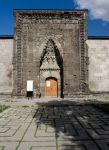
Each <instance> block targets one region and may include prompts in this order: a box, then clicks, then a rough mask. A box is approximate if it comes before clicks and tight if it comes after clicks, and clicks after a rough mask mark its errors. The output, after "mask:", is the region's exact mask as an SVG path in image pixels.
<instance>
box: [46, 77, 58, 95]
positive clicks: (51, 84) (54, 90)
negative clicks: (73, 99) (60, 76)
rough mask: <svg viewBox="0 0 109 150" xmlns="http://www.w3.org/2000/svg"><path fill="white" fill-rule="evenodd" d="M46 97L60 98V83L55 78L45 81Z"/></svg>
mask: <svg viewBox="0 0 109 150" xmlns="http://www.w3.org/2000/svg"><path fill="white" fill-rule="evenodd" d="M45 96H56V97H57V96H58V83H57V79H55V78H47V79H46V81H45Z"/></svg>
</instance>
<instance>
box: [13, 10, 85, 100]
mask: <svg viewBox="0 0 109 150" xmlns="http://www.w3.org/2000/svg"><path fill="white" fill-rule="evenodd" d="M14 16H15V35H14V39H15V40H14V44H15V53H14V56H13V64H14V66H13V67H14V73H13V75H14V95H18V96H22V95H23V96H24V95H25V93H26V82H27V80H30V79H31V80H33V81H34V91H35V90H36V91H37V89H38V88H40V87H39V83H40V81H39V78H40V60H41V56H42V54H43V52H44V49H45V47H46V43H47V41H48V40H49V39H52V40H53V41H54V43H55V45H56V47H57V49H58V50H59V53H60V56H61V57H62V60H63V64H62V65H63V70H62V74H61V78H62V79H61V87H62V88H61V89H64V90H63V94H64V96H66V97H67V96H72V95H73V94H74V93H76V94H77V93H81V92H87V51H86V43H85V41H86V40H87V26H86V25H87V23H86V22H87V11H85V10H84V11H76V10H75V11H70V10H69V11H64V10H16V11H15V13H14ZM52 69H54V68H52ZM43 86H44V85H43ZM60 93H61V92H60ZM43 94H44V93H43Z"/></svg>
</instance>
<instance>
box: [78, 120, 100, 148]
mask: <svg viewBox="0 0 109 150" xmlns="http://www.w3.org/2000/svg"><path fill="white" fill-rule="evenodd" d="M75 118H76V117H75ZM76 119H77V120H78V122H79V123H80V125H81V126H82V127H83V128H84V126H83V125H82V123H81V122H80V121H79V119H78V118H76ZM85 131H86V133H87V134H88V135H89V137H90V138H91V140H92V141H93V142H94V143H95V145H96V146H97V147H98V149H99V150H101V148H100V147H99V145H98V144H97V143H96V142H95V140H94V139H93V138H92V137H91V135H90V134H89V133H88V131H87V130H85ZM87 141H88V140H87Z"/></svg>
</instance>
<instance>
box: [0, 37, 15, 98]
mask: <svg viewBox="0 0 109 150" xmlns="http://www.w3.org/2000/svg"><path fill="white" fill-rule="evenodd" d="M12 57H13V39H0V95H1V94H11V92H12V89H13V86H12Z"/></svg>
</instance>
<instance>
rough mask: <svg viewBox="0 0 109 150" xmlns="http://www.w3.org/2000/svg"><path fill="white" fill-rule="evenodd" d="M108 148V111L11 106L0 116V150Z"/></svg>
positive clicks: (85, 108)
mask: <svg viewBox="0 0 109 150" xmlns="http://www.w3.org/2000/svg"><path fill="white" fill-rule="evenodd" d="M36 149H37V150H92V149H93V150H109V115H107V114H105V113H103V112H100V111H99V110H96V109H95V108H93V107H92V106H89V105H87V106H84V105H77V106H72V105H63V106H62V105H46V104H45V106H38V107H37V106H34V107H16V108H10V109H8V110H7V111H5V112H4V113H2V115H1V116H0V150H36Z"/></svg>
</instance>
